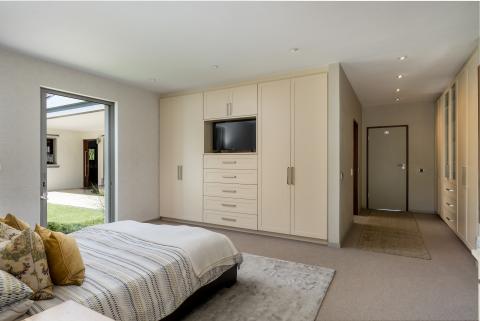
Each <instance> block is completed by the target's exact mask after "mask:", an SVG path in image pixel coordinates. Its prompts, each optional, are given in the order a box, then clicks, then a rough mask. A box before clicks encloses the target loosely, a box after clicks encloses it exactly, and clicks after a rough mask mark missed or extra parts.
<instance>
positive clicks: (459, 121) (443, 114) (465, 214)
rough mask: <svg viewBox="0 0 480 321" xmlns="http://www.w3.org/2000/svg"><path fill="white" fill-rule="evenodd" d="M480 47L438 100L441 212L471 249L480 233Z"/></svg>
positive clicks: (438, 198)
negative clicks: (479, 155) (479, 120)
mask: <svg viewBox="0 0 480 321" xmlns="http://www.w3.org/2000/svg"><path fill="white" fill-rule="evenodd" d="M478 64H479V56H478V50H477V51H476V52H475V53H474V54H473V55H472V56H471V58H470V59H469V60H468V62H467V63H466V64H465V66H464V67H463V68H462V70H461V71H460V73H459V74H458V75H457V77H455V79H454V81H453V82H452V83H451V84H450V86H449V87H448V88H447V89H446V90H445V92H444V93H443V94H442V95H441V97H440V98H439V99H438V100H437V103H436V107H435V108H436V113H435V117H436V120H435V122H436V164H437V193H436V194H437V211H438V213H439V214H440V216H441V217H442V219H443V220H444V221H445V223H447V225H448V226H449V227H450V228H451V229H452V230H453V231H454V232H455V233H456V234H457V235H458V237H459V238H460V239H462V241H463V242H464V243H465V244H466V245H467V246H468V247H469V248H471V249H473V248H476V238H477V233H478V220H479V218H478V205H479V204H478V196H479V195H478V192H479V190H478V117H479V115H478V69H477V68H478Z"/></svg>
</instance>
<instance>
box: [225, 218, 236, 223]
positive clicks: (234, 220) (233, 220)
mask: <svg viewBox="0 0 480 321" xmlns="http://www.w3.org/2000/svg"><path fill="white" fill-rule="evenodd" d="M222 221H227V222H236V221H237V219H235V218H229V217H222Z"/></svg>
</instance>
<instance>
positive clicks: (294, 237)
mask: <svg viewBox="0 0 480 321" xmlns="http://www.w3.org/2000/svg"><path fill="white" fill-rule="evenodd" d="M159 220H160V221H164V222H172V223H181V224H189V225H195V226H202V227H211V228H217V229H222V230H228V231H236V232H242V233H248V234H255V235H263V236H270V237H278V238H283V239H289V240H295V241H302V242H308V243H315V244H320V245H329V246H330V244H329V243H328V242H327V241H326V240H319V239H314V238H311V237H303V236H294V235H285V234H280V233H272V232H264V231H252V230H247V229H243V228H238V227H231V226H224V225H216V224H209V223H203V222H193V221H187V220H179V219H174V218H168V217H160V218H158V219H156V220H150V221H147V222H155V221H159ZM334 247H335V246H334Z"/></svg>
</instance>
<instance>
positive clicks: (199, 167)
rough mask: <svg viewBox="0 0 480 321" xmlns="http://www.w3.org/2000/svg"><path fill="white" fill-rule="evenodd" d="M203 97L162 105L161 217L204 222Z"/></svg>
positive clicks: (184, 97)
mask: <svg viewBox="0 0 480 321" xmlns="http://www.w3.org/2000/svg"><path fill="white" fill-rule="evenodd" d="M199 133H203V94H194V95H186V96H179V97H173V98H165V99H162V100H161V101H160V215H161V216H164V217H172V218H178V219H184V220H190V221H202V217H203V214H202V210H203V200H202V197H203V192H202V191H203V187H202V185H203V182H202V180H203V176H202V173H203V148H204V144H203V135H200V134H199Z"/></svg>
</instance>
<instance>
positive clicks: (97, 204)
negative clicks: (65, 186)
mask: <svg viewBox="0 0 480 321" xmlns="http://www.w3.org/2000/svg"><path fill="white" fill-rule="evenodd" d="M48 203H51V204H59V205H68V206H75V207H83V208H90V209H96V210H97V209H98V210H101V209H103V205H104V204H105V197H104V196H100V195H95V194H93V193H92V192H91V191H90V190H84V189H71V190H59V191H50V192H48Z"/></svg>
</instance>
